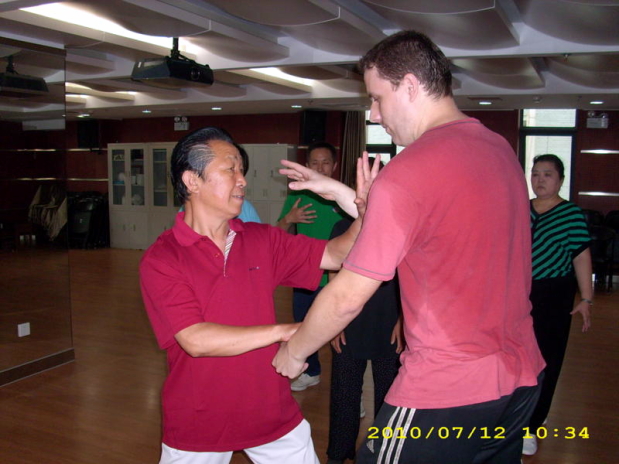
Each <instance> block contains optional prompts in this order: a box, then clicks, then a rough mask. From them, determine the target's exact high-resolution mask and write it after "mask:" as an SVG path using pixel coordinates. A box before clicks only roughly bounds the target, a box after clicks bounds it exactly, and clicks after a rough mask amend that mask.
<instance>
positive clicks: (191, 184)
mask: <svg viewBox="0 0 619 464" xmlns="http://www.w3.org/2000/svg"><path fill="white" fill-rule="evenodd" d="M181 178H182V179H183V183H184V184H185V187H187V191H188V192H189V193H196V192H197V191H198V185H199V184H198V175H197V174H196V173H195V172H193V171H185V172H183V175H182V176H181Z"/></svg>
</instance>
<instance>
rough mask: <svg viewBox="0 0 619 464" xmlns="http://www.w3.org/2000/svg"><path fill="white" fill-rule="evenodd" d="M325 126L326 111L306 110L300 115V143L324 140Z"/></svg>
mask: <svg viewBox="0 0 619 464" xmlns="http://www.w3.org/2000/svg"><path fill="white" fill-rule="evenodd" d="M326 127H327V112H326V111H318V110H306V111H304V112H303V116H302V117H301V145H309V144H312V143H314V142H324V140H325V136H326Z"/></svg>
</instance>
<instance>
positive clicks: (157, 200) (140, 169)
mask: <svg viewBox="0 0 619 464" xmlns="http://www.w3.org/2000/svg"><path fill="white" fill-rule="evenodd" d="M174 145H175V143H150V144H144V143H126V144H115V143H114V144H110V145H108V157H109V159H108V161H109V164H108V165H109V173H110V174H109V196H110V202H109V203H110V245H111V246H112V247H113V248H134V249H145V248H148V246H150V244H151V243H153V242H154V241H155V239H156V238H157V237H158V236H159V234H160V233H161V232H163V231H164V230H166V229H168V228H170V227H171V222H173V221H174V214H175V213H176V211H178V208H179V206H176V205H178V202H175V201H174V193H173V188H172V184H171V182H170V179H169V172H170V157H171V155H172V150H173V148H174Z"/></svg>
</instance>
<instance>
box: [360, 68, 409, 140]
mask: <svg viewBox="0 0 619 464" xmlns="http://www.w3.org/2000/svg"><path fill="white" fill-rule="evenodd" d="M363 79H364V81H365V87H366V89H367V92H368V95H369V96H370V99H371V101H372V105H371V106H370V121H372V122H374V123H378V124H380V125H381V126H383V127H384V128H385V131H387V133H388V134H389V135H390V136H391V138H392V139H393V142H394V143H395V144H396V145H400V146H406V145H408V144H410V143H412V142H413V141H414V137H413V138H411V137H412V135H411V127H410V124H408V123H407V119H406V117H405V116H406V114H405V109H407V107H406V106H405V105H407V104H409V94H408V92H407V89H406V86H404V85H402V84H400V85H399V86H398V87H397V88H396V89H394V88H393V84H392V83H391V82H389V81H388V80H387V79H383V78H382V77H380V76H379V74H378V71H377V70H376V68H370V69H368V70H367V71H365V74H364V76H363Z"/></svg>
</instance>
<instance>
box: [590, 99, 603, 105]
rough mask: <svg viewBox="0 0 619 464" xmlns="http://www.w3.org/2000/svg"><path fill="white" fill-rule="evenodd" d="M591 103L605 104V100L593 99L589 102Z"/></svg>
mask: <svg viewBox="0 0 619 464" xmlns="http://www.w3.org/2000/svg"><path fill="white" fill-rule="evenodd" d="M589 104H591V105H603V104H604V102H603V101H602V100H593V101H591V102H589Z"/></svg>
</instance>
